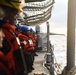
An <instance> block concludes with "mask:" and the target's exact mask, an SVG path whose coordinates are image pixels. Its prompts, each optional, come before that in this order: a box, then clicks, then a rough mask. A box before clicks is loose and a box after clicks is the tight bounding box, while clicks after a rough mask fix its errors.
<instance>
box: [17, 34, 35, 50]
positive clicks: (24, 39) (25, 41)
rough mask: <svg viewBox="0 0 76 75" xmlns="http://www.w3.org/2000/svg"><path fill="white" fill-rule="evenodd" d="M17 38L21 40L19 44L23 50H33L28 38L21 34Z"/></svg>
mask: <svg viewBox="0 0 76 75" xmlns="http://www.w3.org/2000/svg"><path fill="white" fill-rule="evenodd" d="M18 36H19V38H20V39H22V41H21V43H23V44H24V50H27V51H32V50H34V46H33V43H30V42H29V40H30V39H29V37H28V36H26V35H23V34H19V35H18Z"/></svg>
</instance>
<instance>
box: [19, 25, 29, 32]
mask: <svg viewBox="0 0 76 75" xmlns="http://www.w3.org/2000/svg"><path fill="white" fill-rule="evenodd" d="M20 30H21V31H27V30H29V28H28V26H26V25H24V26H22V27H21V29H20Z"/></svg>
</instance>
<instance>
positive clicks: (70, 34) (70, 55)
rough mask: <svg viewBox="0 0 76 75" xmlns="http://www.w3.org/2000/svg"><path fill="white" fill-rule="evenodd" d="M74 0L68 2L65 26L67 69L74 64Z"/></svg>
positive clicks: (75, 18) (75, 1) (75, 0)
mask: <svg viewBox="0 0 76 75" xmlns="http://www.w3.org/2000/svg"><path fill="white" fill-rule="evenodd" d="M75 3H76V0H69V2H68V26H67V29H68V30H67V67H66V69H67V71H68V70H70V69H71V68H72V67H73V66H74V65H75V21H76V17H75V16H76V4H75Z"/></svg>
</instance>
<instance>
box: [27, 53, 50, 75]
mask: <svg viewBox="0 0 76 75" xmlns="http://www.w3.org/2000/svg"><path fill="white" fill-rule="evenodd" d="M37 54H38V56H35V61H34V65H33V67H34V70H33V71H32V72H31V73H29V74H28V75H34V74H42V73H43V74H44V75H50V73H49V71H48V70H47V68H46V67H44V66H43V63H44V62H45V58H44V56H45V54H46V52H37Z"/></svg>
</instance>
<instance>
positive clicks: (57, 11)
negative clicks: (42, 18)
mask: <svg viewBox="0 0 76 75" xmlns="http://www.w3.org/2000/svg"><path fill="white" fill-rule="evenodd" d="M67 8H68V0H55V3H54V6H53V9H52V16H51V18H50V20H49V23H50V29H51V31H56V30H57V29H60V30H62V29H64V28H66V27H67ZM41 27H42V31H43V30H44V28H43V26H41ZM62 32H64V31H62Z"/></svg>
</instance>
